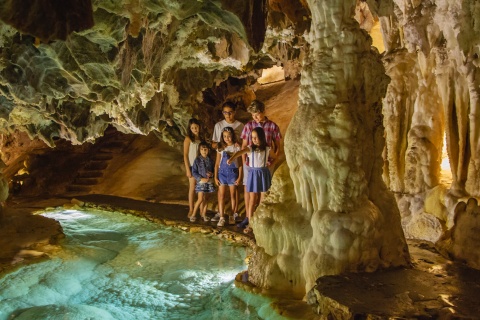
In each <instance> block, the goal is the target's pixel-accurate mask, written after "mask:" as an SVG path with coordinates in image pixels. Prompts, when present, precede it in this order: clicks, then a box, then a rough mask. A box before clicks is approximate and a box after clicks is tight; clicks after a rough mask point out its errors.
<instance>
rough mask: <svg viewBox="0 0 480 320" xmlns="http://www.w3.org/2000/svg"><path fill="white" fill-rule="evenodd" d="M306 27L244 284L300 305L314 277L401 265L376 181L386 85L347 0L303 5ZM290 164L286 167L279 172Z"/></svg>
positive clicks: (399, 235) (386, 197)
mask: <svg viewBox="0 0 480 320" xmlns="http://www.w3.org/2000/svg"><path fill="white" fill-rule="evenodd" d="M308 5H309V7H310V10H311V13H312V25H311V30H310V33H309V34H308V36H307V41H308V43H309V45H310V48H309V51H308V54H307V57H306V58H305V60H304V62H303V70H302V80H301V87H300V98H299V107H298V111H297V113H296V114H295V116H294V118H293V119H292V122H291V123H290V126H289V128H288V131H287V134H286V137H285V154H286V158H287V164H284V165H283V167H281V168H280V169H279V170H278V171H277V172H276V173H275V176H274V183H273V187H272V190H271V192H270V195H269V196H268V197H267V198H266V200H265V202H264V203H262V204H261V205H260V207H259V208H258V209H257V211H256V213H255V216H254V218H253V221H252V225H253V228H254V231H255V234H256V239H257V245H258V248H257V250H256V252H255V254H254V256H253V258H252V260H251V262H250V267H249V279H250V281H252V282H253V283H254V284H256V285H257V286H260V287H264V288H268V289H271V290H274V291H275V290H291V291H292V292H294V293H295V294H296V295H298V296H302V295H304V294H305V292H307V291H308V290H309V289H310V288H311V287H312V286H313V284H314V282H315V280H316V279H317V278H318V277H319V276H322V275H326V274H337V273H341V272H345V271H375V270H377V269H378V268H384V267H391V266H399V265H406V264H407V263H408V261H409V255H408V252H407V248H406V244H405V239H404V236H403V232H402V229H401V226H400V215H399V212H398V209H397V207H396V204H395V200H394V198H393V196H392V195H391V194H390V193H389V192H388V191H387V190H386V188H385V184H384V183H383V181H382V178H381V172H382V158H381V153H382V149H383V126H382V121H381V119H382V116H381V108H380V99H381V98H382V97H383V95H384V94H385V91H386V86H387V84H388V78H387V77H386V76H385V71H384V69H383V67H382V64H381V62H380V60H379V56H378V55H377V54H376V53H375V52H374V51H372V50H371V48H370V45H371V39H370V38H369V37H368V35H367V33H366V32H364V31H363V30H361V29H360V28H359V26H358V24H357V23H356V22H355V21H354V20H353V10H354V5H355V3H354V2H352V1H338V2H328V3H327V2H322V1H316V0H310V1H308ZM287 165H288V168H287Z"/></svg>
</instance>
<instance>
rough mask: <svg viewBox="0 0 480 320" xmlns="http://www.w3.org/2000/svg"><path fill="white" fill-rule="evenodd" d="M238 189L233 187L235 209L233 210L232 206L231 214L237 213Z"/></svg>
mask: <svg viewBox="0 0 480 320" xmlns="http://www.w3.org/2000/svg"><path fill="white" fill-rule="evenodd" d="M238 189H239V188H238V187H237V186H235V208H234V207H233V205H232V211H233V213H238V203H239V200H238V198H239V197H240V196H239V194H240V192H239V191H238Z"/></svg>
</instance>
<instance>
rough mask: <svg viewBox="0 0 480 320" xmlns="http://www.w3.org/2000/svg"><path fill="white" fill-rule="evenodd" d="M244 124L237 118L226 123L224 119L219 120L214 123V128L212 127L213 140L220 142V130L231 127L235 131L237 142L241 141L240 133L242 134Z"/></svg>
mask: <svg viewBox="0 0 480 320" xmlns="http://www.w3.org/2000/svg"><path fill="white" fill-rule="evenodd" d="M244 126H245V125H244V124H243V123H241V122H240V121H238V120H235V122H234V123H228V122H227V121H226V120H225V119H223V120H222V121H219V122H217V123H216V124H215V128H214V129H213V136H212V141H213V142H220V141H222V130H223V128H225V127H232V128H233V131H234V132H235V136H236V138H237V142H239V141H241V139H240V135H241V134H242V131H243V127H244Z"/></svg>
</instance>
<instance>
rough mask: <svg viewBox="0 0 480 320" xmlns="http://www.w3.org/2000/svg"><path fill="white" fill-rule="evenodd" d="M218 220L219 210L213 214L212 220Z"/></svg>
mask: <svg viewBox="0 0 480 320" xmlns="http://www.w3.org/2000/svg"><path fill="white" fill-rule="evenodd" d="M218 220H220V213H218V212H217V213H216V214H215V215H214V216H213V218H212V221H218Z"/></svg>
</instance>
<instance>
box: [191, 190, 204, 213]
mask: <svg viewBox="0 0 480 320" xmlns="http://www.w3.org/2000/svg"><path fill="white" fill-rule="evenodd" d="M202 203H203V192H199V193H198V199H197V202H195V206H194V207H193V213H192V217H195V216H196V215H197V211H198V209H199V208H200V205H201V204H202ZM200 210H201V208H200ZM200 214H201V212H200Z"/></svg>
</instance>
